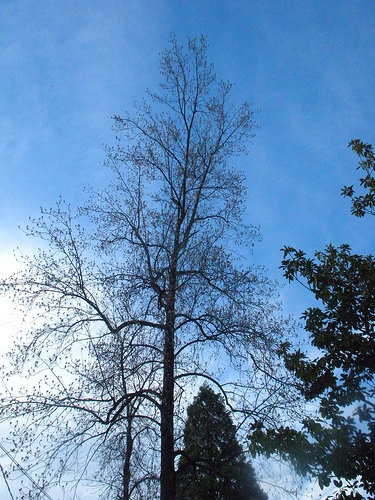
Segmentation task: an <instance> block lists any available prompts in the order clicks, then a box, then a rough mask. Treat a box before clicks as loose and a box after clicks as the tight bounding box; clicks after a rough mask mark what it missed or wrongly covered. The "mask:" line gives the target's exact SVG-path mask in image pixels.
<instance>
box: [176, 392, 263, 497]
mask: <svg viewBox="0 0 375 500" xmlns="http://www.w3.org/2000/svg"><path fill="white" fill-rule="evenodd" d="M236 433H237V429H236V427H235V425H234V424H233V421H232V418H231V416H230V413H229V411H228V410H227V409H226V408H225V404H224V401H223V398H222V397H220V395H219V394H216V393H215V392H214V391H213V390H212V389H211V388H210V387H209V386H208V385H206V384H204V385H202V386H201V388H200V389H199V392H198V394H197V396H196V397H195V398H194V401H193V402H192V403H191V405H190V406H189V407H188V409H187V420H186V424H185V428H184V448H183V451H182V456H181V459H180V462H179V468H178V473H177V491H178V495H177V498H178V499H181V500H200V499H201V500H203V499H207V500H209V499H212V500H234V499H238V500H266V499H267V495H266V494H265V493H264V492H263V491H262V490H261V488H260V487H259V485H258V483H257V479H256V476H255V473H254V470H253V468H252V465H251V464H250V463H249V462H248V461H246V460H245V456H244V450H243V448H242V446H241V445H240V443H239V442H238V439H237V437H236Z"/></svg>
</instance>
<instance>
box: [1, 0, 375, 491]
mask: <svg viewBox="0 0 375 500" xmlns="http://www.w3.org/2000/svg"><path fill="white" fill-rule="evenodd" d="M170 34H176V35H177V37H178V39H179V40H180V41H181V42H182V43H184V42H185V41H186V37H187V36H190V37H194V36H197V37H199V35H200V34H205V35H207V37H208V42H209V45H210V49H209V57H210V59H211V60H212V61H213V62H214V64H215V69H216V72H217V74H218V76H219V77H220V78H222V79H224V80H230V81H232V82H234V83H235V84H236V85H235V87H234V92H233V94H234V98H235V100H236V101H237V102H238V103H241V102H242V101H244V100H248V101H250V102H252V103H253V108H254V109H255V110H260V113H259V114H258V115H257V124H258V126H259V129H258V130H257V131H256V137H255V138H254V140H253V145H252V147H251V152H250V155H249V156H247V157H244V158H241V159H240V160H239V165H240V166H241V167H242V168H243V169H244V170H245V171H246V174H247V183H248V208H247V217H248V219H249V222H251V223H253V224H254V225H260V226H261V233H262V236H263V242H262V243H260V244H258V246H257V247H256V248H255V251H254V261H255V263H259V264H262V265H264V266H265V267H266V268H267V269H268V270H269V272H268V274H269V276H270V277H274V278H277V279H278V280H279V281H280V282H281V283H283V278H282V274H281V271H280V270H279V269H278V267H279V265H280V262H281V258H282V255H281V252H280V248H282V247H283V246H284V245H292V246H295V247H298V248H301V249H303V250H305V251H306V253H308V254H309V255H312V253H313V252H314V250H320V249H323V247H324V246H325V245H326V244H328V243H333V244H335V245H339V244H341V243H350V244H351V246H352V247H353V249H354V250H355V251H356V252H359V253H370V252H373V251H374V244H373V243H374V240H373V234H374V232H373V226H372V224H373V222H372V221H371V220H369V221H368V220H367V219H364V220H357V219H355V218H353V217H352V216H351V215H350V204H349V201H348V200H345V199H343V198H342V197H341V196H340V189H341V188H342V187H343V186H344V185H345V184H346V185H348V184H349V185H350V184H353V183H355V182H356V180H357V177H358V173H357V172H356V170H355V169H356V166H357V160H356V157H355V155H354V153H352V152H351V151H350V150H349V149H348V148H347V143H348V142H349V140H350V139H354V138H360V139H362V140H364V141H365V142H370V143H375V135H374V130H375V126H374V122H375V93H374V82H375V43H374V40H375V2H373V1H372V0H354V1H353V0H340V1H339V2H328V1H326V0H314V1H313V0H302V1H297V0H285V1H280V0H216V1H206V2H202V1H198V0H179V1H173V0H123V1H119V0H110V1H107V2H103V1H100V0H90V1H89V0H80V1H78V2H77V1H76V0H64V1H63V2H57V1H45V0H0V241H1V244H0V256H1V259H2V262H1V269H0V270H1V274H2V275H3V276H4V274H7V272H9V271H11V270H12V269H13V268H14V263H13V257H12V250H13V249H14V248H15V247H17V246H20V247H22V248H24V249H26V252H27V248H29V245H30V242H29V241H28V240H25V237H24V235H23V233H22V232H20V231H19V229H18V226H21V227H24V226H26V225H27V223H28V217H29V216H38V212H39V207H40V206H45V207H49V206H52V205H54V204H55V202H56V201H57V200H58V198H59V196H62V198H63V199H65V200H66V201H68V202H71V203H72V205H76V204H80V203H81V202H82V201H83V199H84V195H83V194H82V190H83V188H84V186H87V185H92V186H97V187H98V186H100V185H106V184H107V175H108V172H107V171H106V169H105V168H103V167H102V166H101V162H102V161H103V160H104V153H103V148H102V145H103V144H104V143H108V144H112V143H114V140H115V139H114V133H113V132H112V131H111V126H112V124H111V116H112V115H114V114H119V115H121V114H122V113H123V112H124V111H125V110H129V111H131V109H132V104H133V101H134V100H135V99H138V98H142V97H143V95H144V90H145V89H146V88H147V87H149V88H150V89H153V88H155V87H156V85H157V83H158V81H159V74H158V59H159V52H160V51H162V50H163V48H164V47H165V46H166V43H167V40H168V39H169V37H170ZM236 161H238V160H236ZM282 298H283V300H284V304H285V310H286V312H287V313H292V314H294V315H295V316H296V317H297V318H298V317H299V316H300V314H301V312H302V310H303V308H304V307H305V306H306V300H307V305H311V304H310V303H309V301H310V302H311V300H312V297H310V296H307V297H304V295H303V292H302V290H301V289H300V288H299V287H297V286H291V285H286V287H285V288H284V289H283V290H282ZM0 311H1V314H2V318H3V319H2V323H3V325H8V323H9V321H8V319H7V313H6V309H5V306H1V308H0ZM5 331H6V332H7V333H8V327H7V326H6V328H5ZM2 343H3V344H4V342H3V341H2ZM1 481H2V480H1V478H0V483H1ZM2 487H3V486H2V485H1V488H2ZM0 491H1V490H0ZM4 495H5V494H4ZM2 498H6V497H5V496H4V497H2Z"/></svg>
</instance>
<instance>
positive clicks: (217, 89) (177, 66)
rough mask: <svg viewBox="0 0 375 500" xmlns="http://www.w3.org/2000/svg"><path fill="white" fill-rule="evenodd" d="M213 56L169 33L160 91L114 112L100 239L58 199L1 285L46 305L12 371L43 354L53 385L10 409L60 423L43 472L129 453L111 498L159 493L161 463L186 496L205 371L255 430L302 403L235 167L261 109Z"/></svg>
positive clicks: (96, 222) (94, 202) (165, 481)
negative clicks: (178, 467) (197, 396)
mask: <svg viewBox="0 0 375 500" xmlns="http://www.w3.org/2000/svg"><path fill="white" fill-rule="evenodd" d="M206 52H207V45H206V40H205V38H203V37H202V38H201V39H200V40H198V41H197V40H189V42H188V47H187V50H186V51H184V49H183V48H182V47H180V46H179V45H178V43H177V41H176V39H172V40H171V43H170V46H169V49H168V50H166V51H165V52H163V53H162V54H161V74H162V75H163V83H162V84H161V85H160V91H159V93H151V92H149V93H148V97H149V99H148V100H147V101H146V100H145V101H143V102H141V103H138V104H137V110H136V113H135V116H130V115H125V116H124V117H119V116H116V117H115V128H116V131H117V138H118V141H117V142H118V143H117V146H116V147H114V148H108V150H107V154H108V162H107V164H108V167H109V168H110V169H112V171H113V174H114V175H113V181H112V183H111V184H110V185H109V187H108V189H105V190H103V191H100V192H94V191H93V192H91V195H90V198H89V200H88V202H87V203H86V204H85V206H84V207H83V208H82V209H81V210H80V217H83V218H84V217H88V218H89V220H90V221H91V224H90V227H94V228H95V229H94V230H93V232H92V233H90V234H86V233H85V232H84V231H83V229H82V228H81V226H79V225H77V224H76V223H75V221H74V220H73V218H72V216H71V215H70V212H69V210H68V209H64V205H63V204H62V203H60V204H59V205H58V207H57V209H54V210H50V211H47V212H44V213H43V214H42V217H41V219H39V220H37V221H34V224H33V225H32V227H31V229H29V233H30V234H31V235H33V236H36V237H39V238H42V239H43V240H46V242H47V244H48V245H49V246H50V249H49V251H46V252H43V251H41V252H40V253H39V254H38V255H37V256H36V257H35V258H32V259H27V258H26V259H25V264H26V271H25V272H24V273H23V274H20V275H16V276H13V277H12V278H10V279H8V280H5V281H4V282H3V283H2V288H3V290H5V291H8V292H13V293H14V294H15V296H16V299H17V300H21V302H22V301H24V308H25V309H27V310H28V311H29V310H31V308H32V309H33V310H36V311H37V317H36V319H35V320H34V322H33V324H32V325H31V328H30V332H29V335H28V336H27V337H26V338H23V340H22V342H21V344H20V345H19V346H18V348H17V351H14V353H13V366H14V370H15V371H17V372H19V371H22V370H24V368H25V367H26V366H30V362H33V363H36V364H35V365H33V366H32V368H31V370H32V374H33V375H34V376H35V374H36V373H37V372H38V370H39V372H38V373H40V374H41V373H42V370H43V368H42V366H45V367H48V370H49V373H50V374H51V373H52V375H53V377H54V379H55V381H53V380H52V381H50V380H49V379H48V380H46V381H44V382H43V384H42V385H41V386H40V387H39V388H36V390H35V391H34V392H32V393H25V394H24V395H17V396H13V395H12V394H10V395H8V396H7V397H4V398H3V409H2V410H1V412H2V415H3V417H4V418H10V417H15V416H18V415H22V416H26V417H28V418H31V420H32V424H33V426H34V429H35V426H36V427H37V428H39V429H40V431H42V430H43V429H44V430H45V431H46V432H49V434H48V435H51V425H52V426H53V427H54V438H55V439H54V440H53V444H51V445H50V446H51V447H50V448H49V453H50V454H49V458H48V460H47V462H46V460H44V465H46V466H47V469H48V468H50V470H52V468H53V467H55V468H56V467H57V470H58V474H57V475H56V471H55V477H60V478H62V477H64V473H66V472H67V473H69V474H70V475H71V476H73V477H74V478H75V479H77V477H78V479H80V478H81V479H82V480H83V479H86V477H88V473H89V469H90V465H89V464H90V463H91V460H94V459H95V458H99V462H100V463H101V470H102V471H109V470H112V471H113V463H114V462H115V461H117V463H118V464H121V465H120V467H119V470H121V471H122V472H120V473H119V474H118V477H115V478H113V479H108V480H107V484H106V485H105V488H106V490H105V491H106V495H107V496H108V494H109V493H110V494H111V495H117V497H115V498H121V499H123V500H125V499H127V498H133V497H134V498H144V497H145V495H147V494H148V495H149V498H150V493H146V494H145V493H144V492H145V491H147V488H159V486H158V482H157V479H158V475H159V472H160V498H161V499H162V500H173V499H174V498H175V460H176V456H177V454H178V443H179V430H180V424H179V422H180V420H179V419H180V418H181V416H182V414H183V411H184V409H185V408H186V404H187V402H188V400H189V397H190V396H189V394H190V393H191V392H192V391H193V390H194V384H195V383H196V381H197V379H205V380H209V381H211V383H213V384H215V385H216V386H217V387H218V388H219V389H220V391H221V392H222V394H223V397H224V398H225V401H226V403H227V404H228V405H230V407H232V408H233V410H235V411H236V412H237V414H238V415H240V416H241V417H240V420H241V422H242V428H244V423H245V422H247V421H248V420H249V419H257V418H259V417H260V416H262V418H264V419H266V420H267V419H269V420H272V421H273V422H275V421H277V419H279V418H280V411H284V412H285V411H288V410H289V409H290V406H289V404H290V401H291V400H292V399H293V395H292V391H291V384H289V383H288V381H287V380H286V379H285V377H284V375H283V373H282V370H280V366H279V360H278V350H279V345H280V342H281V339H282V337H283V336H285V334H287V330H288V326H287V324H286V323H285V322H283V321H282V320H281V319H279V318H278V307H277V304H275V300H274V299H275V296H274V294H275V287H274V284H273V283H271V282H269V281H268V280H267V278H265V277H264V275H263V273H262V270H260V269H258V268H257V267H254V266H251V265H249V263H248V261H247V255H246V253H251V247H252V245H253V243H254V240H256V239H257V238H258V232H257V230H256V229H255V228H254V227H252V226H249V225H246V224H245V223H244V222H243V220H242V216H243V213H244V208H245V207H244V203H245V199H246V197H245V189H244V174H243V173H242V172H241V171H239V170H238V169H235V168H231V167H230V166H228V164H227V161H228V159H230V158H231V157H233V156H236V155H239V154H243V153H246V152H247V144H248V141H249V139H250V138H251V136H252V134H253V127H254V121H253V112H252V111H251V108H250V106H249V105H248V104H247V103H245V104H243V105H242V106H240V107H236V106H235V105H234V104H233V103H232V101H231V89H232V85H231V84H230V83H226V82H222V81H219V82H217V81H216V77H215V74H214V72H213V67H212V65H210V64H208V63H207V57H206V56H207V54H206ZM150 100H151V102H152V104H153V106H152V107H151V106H150V105H149V102H150ZM246 249H247V250H246ZM90 259H91V260H90ZM80 346H82V349H83V350H82V353H83V354H80V352H81V351H80V350H79V348H80ZM38 360H39V361H38ZM67 374H68V375H69V377H70V379H69V377H68V379H67V378H66V377H67ZM66 380H68V381H66ZM73 417H74V418H75V420H73ZM62 421H64V425H65V426H66V427H62ZM55 422H56V423H55ZM43 426H45V427H43ZM47 426H48V428H47ZM239 428H241V425H239ZM31 441H32V440H31ZM159 443H160V445H159ZM159 446H160V447H159ZM80 449H83V450H84V451H85V460H84V461H83V463H82V464H81V463H80V462H79V461H77V460H76V462H75V464H76V468H77V470H75V471H72V470H71V467H72V457H73V454H74V452H77V453H78V451H79V450H80ZM113 450H116V454H115V455H116V456H115V457H113ZM30 451H32V450H31V449H30ZM63 452H64V457H66V458H65V459H63V462H62V463H61V462H59V463H57V462H58V459H59V458H60V457H61V454H62V453H63ZM34 453H35V450H34ZM111 456H112V457H111ZM157 457H160V464H159V463H158V462H157V461H155V460H156V458H157ZM69 474H68V475H69ZM96 478H97V479H98V478H100V475H99V474H96ZM120 479H121V481H120ZM119 484H120V486H119ZM116 488H117V490H116ZM116 491H117V492H116ZM148 491H151V490H148ZM151 496H152V495H151Z"/></svg>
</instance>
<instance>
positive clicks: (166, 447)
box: [160, 231, 178, 500]
mask: <svg viewBox="0 0 375 500" xmlns="http://www.w3.org/2000/svg"><path fill="white" fill-rule="evenodd" d="M177 234H178V231H177ZM176 240H177V238H176ZM177 253H178V252H177V244H176V243H175V251H174V258H173V263H172V266H171V267H172V269H171V272H170V275H169V290H168V297H167V303H166V322H165V340H164V373H163V395H162V408H161V469H160V499H161V500H175V498H176V485H175V470H174V430H173V417H174V328H175V299H176V274H177V273H176V268H177Z"/></svg>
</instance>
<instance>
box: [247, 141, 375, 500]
mask: <svg viewBox="0 0 375 500" xmlns="http://www.w3.org/2000/svg"><path fill="white" fill-rule="evenodd" d="M350 145H351V146H352V148H353V150H354V151H355V152H356V153H357V154H358V156H359V158H360V163H359V167H358V168H361V169H363V170H364V171H365V173H366V175H365V177H363V178H361V179H360V184H361V186H363V187H364V188H365V189H366V190H367V192H366V194H364V195H360V196H354V188H353V186H350V187H345V188H344V189H343V190H342V193H343V195H344V196H347V197H350V198H351V200H352V213H353V214H354V215H356V216H358V217H362V216H363V215H365V214H366V213H370V214H373V215H375V210H374V207H375V177H374V173H375V169H374V167H375V158H374V154H373V150H372V146H371V145H368V144H364V143H362V142H360V141H359V140H355V141H351V143H350ZM283 252H284V257H283V261H282V266H281V267H282V268H283V270H284V276H285V277H286V278H287V279H288V280H289V282H291V281H297V282H299V283H301V284H303V286H305V287H306V288H308V289H309V290H311V292H312V293H313V294H314V296H315V298H316V300H317V301H318V306H317V307H312V308H308V309H307V310H306V311H305V312H304V313H303V315H302V318H303V320H304V322H305V329H306V331H307V332H308V333H309V336H310V341H311V344H312V345H313V346H314V347H315V348H317V349H318V351H319V354H318V356H317V357H316V358H315V359H310V358H309V357H307V355H306V354H305V353H303V352H301V351H300V350H297V351H293V350H292V349H291V345H290V344H288V343H285V344H284V345H283V347H282V351H283V354H284V358H285V362H286V366H287V368H288V369H289V370H291V371H292V372H293V373H294V374H295V375H296V376H297V378H298V379H299V381H300V385H299V388H300V391H301V392H302V393H303V395H304V396H305V398H306V399H307V400H308V401H314V402H318V403H319V413H318V414H319V417H318V418H315V419H311V418H309V419H305V420H304V422H303V427H302V430H301V431H299V432H297V431H295V430H292V429H289V428H283V427H280V428H279V429H265V428H264V427H263V424H262V423H261V422H257V423H256V424H254V427H253V429H252V432H251V436H250V438H251V451H252V452H253V454H255V453H256V452H257V451H262V452H263V453H266V454H272V453H274V452H275V450H277V452H278V453H279V454H281V456H282V457H283V458H287V459H289V460H290V461H291V462H292V463H293V464H294V466H295V467H296V469H297V470H298V471H299V472H300V473H302V474H309V475H313V476H315V477H317V478H318V481H319V484H320V486H321V487H322V488H323V487H325V486H329V485H330V483H331V481H333V482H334V484H335V485H336V487H337V488H339V490H338V492H337V493H336V495H335V497H334V498H336V499H344V498H345V499H346V498H350V499H357V498H363V497H362V496H361V494H360V492H359V491H365V492H366V493H367V494H368V496H367V497H366V498H368V499H374V498H375V403H374V396H375V331H374V325H375V258H374V256H373V255H368V256H362V255H357V254H353V253H352V251H351V248H350V247H349V245H341V246H339V247H338V248H335V247H333V246H332V245H328V246H327V247H326V248H325V250H324V251H322V252H316V253H315V256H314V258H313V259H311V258H308V257H306V255H305V253H304V252H303V251H301V250H296V249H294V248H292V247H284V249H283ZM343 480H344V481H345V485H344V486H343Z"/></svg>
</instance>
